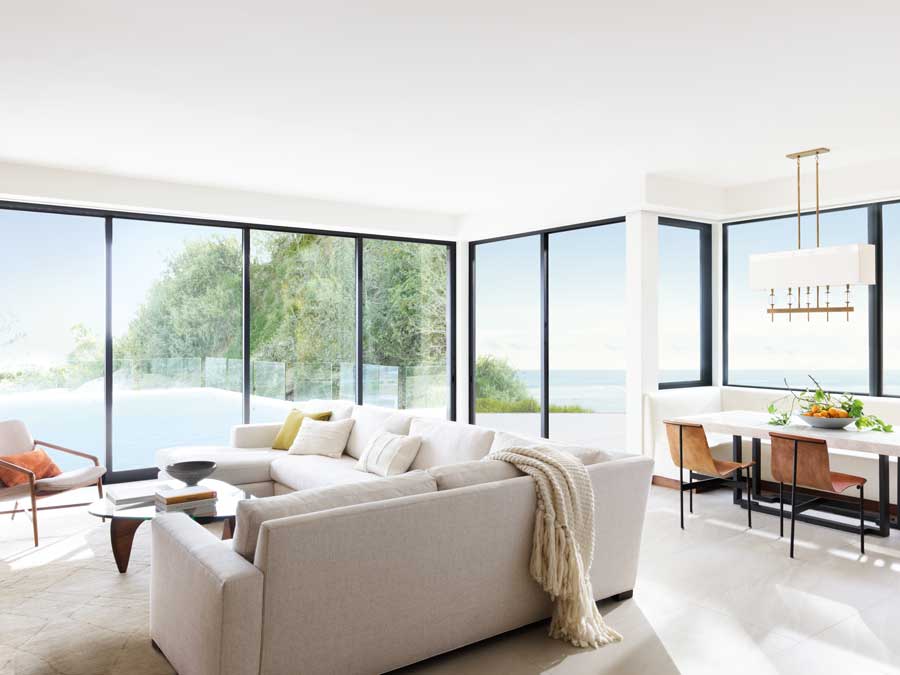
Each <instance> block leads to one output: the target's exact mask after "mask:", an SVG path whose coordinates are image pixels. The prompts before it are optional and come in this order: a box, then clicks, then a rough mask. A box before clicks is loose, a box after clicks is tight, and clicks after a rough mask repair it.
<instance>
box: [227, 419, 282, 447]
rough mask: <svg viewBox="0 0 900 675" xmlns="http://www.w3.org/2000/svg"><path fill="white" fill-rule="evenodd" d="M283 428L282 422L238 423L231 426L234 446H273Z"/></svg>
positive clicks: (232, 445) (232, 444)
mask: <svg viewBox="0 0 900 675" xmlns="http://www.w3.org/2000/svg"><path fill="white" fill-rule="evenodd" d="M279 429H281V422H275V423H272V424H236V425H235V426H233V427H231V447H232V448H271V447H272V443H274V442H275V437H276V436H277V435H278V431H279Z"/></svg>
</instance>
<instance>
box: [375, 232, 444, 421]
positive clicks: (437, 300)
mask: <svg viewBox="0 0 900 675" xmlns="http://www.w3.org/2000/svg"><path fill="white" fill-rule="evenodd" d="M362 262H363V270H362V283H363V303H362V315H363V330H362V353H363V373H362V375H363V403H367V404H374V405H382V406H387V407H390V408H400V409H406V410H415V411H416V412H418V413H419V414H422V415H428V416H434V417H443V418H446V417H448V416H449V403H450V398H449V393H450V387H449V371H448V363H447V346H448V337H449V328H450V321H449V315H448V297H447V290H448V284H447V279H448V273H449V249H448V248H447V246H445V245H441V244H423V243H418V242H409V241H393V240H383V239H363V241H362Z"/></svg>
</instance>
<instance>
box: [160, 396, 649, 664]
mask: <svg viewBox="0 0 900 675" xmlns="http://www.w3.org/2000/svg"><path fill="white" fill-rule="evenodd" d="M341 405H344V406H346V404H345V403H343V402H341V403H338V402H328V401H318V402H307V403H300V404H297V407H299V408H301V409H303V410H307V411H312V410H315V409H322V410H324V409H329V410H332V411H333V412H335V413H336V416H337V417H340V416H344V415H346V416H349V417H352V418H353V419H354V420H356V421H355V423H354V428H353V433H352V434H351V436H350V440H349V441H348V444H347V448H346V451H345V454H344V455H343V456H342V457H340V458H339V459H331V458H327V457H321V456H296V455H288V454H287V453H285V452H282V451H273V450H271V449H270V448H269V447H267V446H270V445H271V443H272V439H273V438H274V436H275V433H276V432H277V430H278V427H279V426H280V425H278V424H275V425H244V426H239V427H236V428H235V429H234V432H233V434H232V441H233V443H232V446H231V447H223V448H211V447H207V448H174V449H167V450H161V451H160V452H159V454H158V458H157V459H158V462H159V464H160V466H161V467H164V466H165V464H167V463H169V462H171V461H174V460H177V459H183V458H187V457H191V458H197V457H201V456H205V457H209V458H212V459H215V461H216V462H217V463H218V464H219V468H218V470H217V473H216V474H215V476H216V477H218V478H220V479H222V480H226V481H229V482H232V483H235V484H239V485H243V486H244V487H245V488H247V489H250V490H251V491H252V492H253V493H254V494H258V495H273V496H271V497H269V498H264V499H256V500H248V501H246V502H242V503H241V507H240V508H239V510H238V516H237V524H236V528H235V538H234V540H233V541H231V542H222V541H220V540H218V539H216V538H215V537H214V536H213V535H212V534H211V533H209V531H207V530H206V529H205V528H203V527H202V526H200V525H199V524H197V523H195V522H194V521H192V520H191V519H189V518H188V517H187V516H185V515H183V514H168V515H164V516H160V517H158V518H156V519H155V520H154V521H153V528H152V536H153V553H152V556H153V557H152V570H151V572H152V577H151V578H152V581H151V613H150V619H151V636H152V639H153V640H154V642H155V644H156V645H157V646H158V647H159V648H160V649H161V650H162V652H163V653H164V654H165V655H166V656H167V658H168V659H169V660H170V662H171V663H172V665H173V666H174V667H175V669H176V670H177V671H178V672H179V673H180V674H181V675H214V674H215V675H217V674H226V673H227V674H228V675H245V674H247V675H249V674H254V675H255V674H261V673H264V674H266V675H275V674H279V673H304V674H314V673H378V672H384V671H387V670H391V669H394V668H399V667H401V666H404V665H408V664H410V663H414V662H416V661H420V660H422V659H425V658H428V657H430V656H434V655H436V654H440V653H443V652H446V651H449V650H453V649H456V648H459V647H462V646H464V645H466V644H470V643H472V642H476V641H479V640H482V639H485V638H487V637H491V636H493V635H496V634H499V633H502V632H505V631H508V630H512V629H514V628H517V627H520V626H523V625H525V624H528V623H531V622H534V621H537V620H540V619H543V618H546V617H548V616H549V615H550V612H551V605H550V602H549V600H548V598H547V597H546V595H545V594H544V593H543V592H542V591H541V589H540V588H539V587H538V585H537V584H536V583H535V582H534V581H533V580H532V579H531V578H530V576H529V573H528V569H529V560H530V553H531V536H532V529H533V523H534V509H535V491H534V484H533V481H532V479H531V478H529V477H527V476H523V475H522V474H521V473H520V472H518V470H516V469H515V468H514V467H512V466H511V465H509V464H506V463H504V462H498V461H481V459H482V458H483V457H484V456H485V455H486V454H487V453H488V452H489V451H490V450H491V449H492V447H509V446H510V445H512V444H521V443H529V442H530V443H535V444H546V443H547V441H541V440H538V439H531V440H529V439H518V438H516V437H512V436H510V435H509V434H503V433H500V432H498V433H496V434H495V433H494V432H493V431H491V430H489V429H484V428H480V427H476V426H472V425H468V424H461V423H456V422H445V421H441V420H434V419H426V418H419V417H411V416H409V415H407V414H405V413H402V412H397V411H393V410H385V409H380V408H374V407H372V406H346V407H347V409H346V410H342V411H341V412H337V410H336V409H337V408H338V407H339V406H341ZM381 429H388V430H391V431H393V432H394V433H408V434H410V435H415V436H419V437H421V438H422V439H423V440H422V446H421V448H420V450H419V454H418V455H417V457H416V460H415V462H414V463H413V465H412V467H411V468H410V471H409V472H407V473H405V474H401V475H399V476H392V477H389V478H381V477H378V476H375V475H372V474H367V473H365V472H362V471H358V470H356V469H355V468H354V466H355V462H356V459H355V458H356V457H357V456H358V454H359V453H360V452H361V451H362V449H363V448H364V447H365V444H366V442H367V441H368V440H369V438H370V437H371V436H372V435H373V434H376V433H378V432H379V431H380V430H381ZM559 447H563V448H564V449H567V450H569V451H570V452H572V453H573V454H576V455H577V456H579V457H580V458H581V459H582V461H584V463H585V465H586V466H587V468H588V472H589V474H590V476H591V480H592V482H593V486H594V492H595V496H596V505H597V506H596V508H597V511H596V517H595V528H596V541H597V548H596V554H595V560H594V564H593V567H592V569H591V578H592V582H593V587H594V592H595V595H596V599H598V600H599V599H603V598H608V597H613V596H619V597H627V596H628V595H629V594H630V591H631V590H632V588H633V587H634V581H635V577H636V574H637V562H638V553H639V549H640V539H641V530H642V527H643V520H644V513H645V509H646V501H647V496H648V492H649V485H650V478H651V474H652V472H653V462H652V461H651V460H650V459H649V458H646V457H640V456H633V455H625V454H622V453H609V452H603V451H598V450H590V449H587V448H574V447H567V446H559Z"/></svg>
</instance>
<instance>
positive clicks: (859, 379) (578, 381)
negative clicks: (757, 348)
mask: <svg viewBox="0 0 900 675" xmlns="http://www.w3.org/2000/svg"><path fill="white" fill-rule="evenodd" d="M808 374H809V373H808V372H807V371H805V370H789V371H784V370H732V371H730V373H729V384H734V385H745V386H753V387H773V388H783V387H784V380H785V378H787V381H788V384H789V385H790V386H791V387H793V388H794V389H797V390H802V389H804V388H806V387H807V386H810V387H811V386H813V385H812V381H811V380H810V379H809V377H808ZM517 375H518V376H519V379H520V380H521V381H522V382H523V383H524V384H525V386H526V387H527V388H528V392H529V394H530V395H531V396H532V397H533V398H534V399H535V400H540V396H541V383H540V380H541V373H540V371H539V370H520V371H518V372H517ZM812 375H813V376H814V377H815V378H816V379H817V380H818V381H819V382H820V383H821V385H822V386H823V387H825V388H826V389H828V390H830V391H837V392H845V391H846V392H852V393H856V394H863V393H866V392H867V391H868V390H869V381H868V373H867V372H866V371H865V370H820V371H817V372H815V373H812ZM660 376H661V377H660V381H661V382H684V381H690V380H696V379H697V378H698V373H697V371H696V370H693V371H692V370H663V371H661V372H660ZM885 383H886V385H887V383H895V385H894V386H895V387H896V388H897V390H898V393H900V371H886V372H885ZM550 402H551V404H553V405H578V406H581V407H582V408H586V409H588V410H592V411H594V412H624V411H625V371H624V370H551V371H550Z"/></svg>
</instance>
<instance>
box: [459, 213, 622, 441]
mask: <svg viewBox="0 0 900 675" xmlns="http://www.w3.org/2000/svg"><path fill="white" fill-rule="evenodd" d="M625 222H626V221H625V217H624V216H619V217H616V218H606V219H603V220H592V221H589V222H586V223H576V224H574V225H562V226H560V227H553V228H547V229H543V230H531V231H529V232H520V233H517V234H510V235H505V236H502V237H490V238H487V239H478V240H473V241H470V242H469V289H468V290H469V292H468V296H469V312H468V321H469V331H468V342H469V373H468V402H469V416H468V421H469V424H475V394H476V392H475V375H476V373H475V363H476V360H477V352H476V326H475V290H476V283H477V278H476V258H477V254H476V251H477V247H478V246H479V245H481V244H493V243H496V242H499V241H509V240H511V239H521V238H523V237H534V236H538V237H539V243H538V245H539V247H540V268H539V270H538V273H539V274H540V292H539V295H540V317H541V318H540V359H541V377H540V382H541V387H540V406H541V412H540V415H541V438H550V308H549V302H550V255H549V243H550V235H552V234H558V233H560V232H570V231H572V230H584V229H588V228H592V227H602V226H604V225H615V224H619V223H625Z"/></svg>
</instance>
